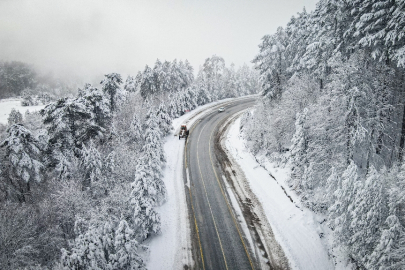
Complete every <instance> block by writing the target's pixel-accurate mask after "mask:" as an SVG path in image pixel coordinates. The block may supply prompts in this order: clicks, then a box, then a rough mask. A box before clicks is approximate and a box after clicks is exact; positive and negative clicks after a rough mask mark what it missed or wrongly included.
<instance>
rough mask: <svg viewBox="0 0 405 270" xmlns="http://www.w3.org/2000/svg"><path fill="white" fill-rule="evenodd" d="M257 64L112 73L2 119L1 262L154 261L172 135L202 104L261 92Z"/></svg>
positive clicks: (27, 265) (114, 264)
mask: <svg viewBox="0 0 405 270" xmlns="http://www.w3.org/2000/svg"><path fill="white" fill-rule="evenodd" d="M258 78H259V74H258V73H257V71H255V70H252V69H251V68H249V67H248V66H246V65H245V66H242V67H240V68H239V69H236V68H235V67H234V66H233V65H231V66H229V67H226V66H225V61H224V59H223V58H221V57H218V56H215V55H214V56H212V57H210V58H207V59H206V61H205V63H204V64H203V66H201V68H200V70H199V72H198V75H197V77H196V78H194V73H193V67H191V65H190V64H189V63H188V62H187V61H184V62H182V61H176V60H174V61H172V62H168V61H165V62H160V61H159V60H157V61H156V64H155V65H154V66H153V67H148V66H146V67H145V69H144V70H143V71H141V72H139V73H138V74H137V75H136V76H135V77H131V76H129V77H128V78H127V79H126V81H125V82H124V80H123V79H122V77H121V75H119V74H117V73H111V74H107V75H105V77H104V79H103V80H102V81H101V83H100V85H97V86H93V85H91V84H86V85H84V86H83V87H82V88H80V89H78V92H77V94H76V95H75V96H74V97H65V98H61V99H58V100H57V101H55V102H53V103H50V104H49V105H47V106H46V107H45V108H44V109H43V110H42V111H40V113H30V114H26V115H25V116H24V117H22V115H21V114H20V113H18V112H13V113H12V114H11V115H10V116H9V124H8V126H7V127H2V128H1V133H0V137H1V145H0V147H1V148H0V156H1V158H0V161H1V164H0V168H1V170H0V269H4V270H6V269H13V270H14V269H144V268H145V258H146V257H147V254H148V247H147V246H146V245H145V244H144V241H145V240H146V239H148V238H149V239H150V238H151V237H153V235H155V234H159V233H160V231H161V224H160V217H159V214H158V213H157V212H156V211H155V207H157V206H159V205H161V204H163V203H164V202H165V200H166V198H167V194H166V188H165V185H164V183H163V181H162V168H163V167H164V166H165V155H164V152H163V148H162V145H163V142H164V138H165V136H167V135H168V134H169V133H170V132H171V130H172V125H171V121H172V119H173V118H176V117H179V116H181V115H182V114H184V113H185V112H187V111H189V110H193V109H195V108H196V107H197V106H200V105H203V104H206V103H209V102H212V101H216V100H220V99H224V98H230V97H238V96H243V95H248V94H255V93H257V92H258V91H259V81H258Z"/></svg>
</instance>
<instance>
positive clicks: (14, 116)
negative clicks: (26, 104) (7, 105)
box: [7, 108, 23, 125]
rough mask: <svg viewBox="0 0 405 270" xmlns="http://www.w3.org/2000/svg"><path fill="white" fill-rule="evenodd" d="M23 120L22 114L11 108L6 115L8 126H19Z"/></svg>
mask: <svg viewBox="0 0 405 270" xmlns="http://www.w3.org/2000/svg"><path fill="white" fill-rule="evenodd" d="M22 120H23V117H22V114H21V113H20V112H19V111H17V110H16V109H14V108H12V109H11V112H10V114H9V115H8V118H7V122H8V124H9V125H13V124H21V123H22Z"/></svg>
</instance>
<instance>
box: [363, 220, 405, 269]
mask: <svg viewBox="0 0 405 270" xmlns="http://www.w3.org/2000/svg"><path fill="white" fill-rule="evenodd" d="M377 243H378V244H377V246H376V248H375V249H374V251H373V253H372V254H371V255H370V256H369V257H368V258H367V259H368V263H367V265H366V267H367V269H372V270H374V269H375V270H377V269H392V270H394V269H404V268H405V257H404V254H405V228H404V227H403V226H402V225H401V223H400V222H399V219H398V217H397V216H395V215H391V216H388V217H387V219H386V220H385V227H384V229H383V231H382V233H381V237H380V239H379V241H378V242H377Z"/></svg>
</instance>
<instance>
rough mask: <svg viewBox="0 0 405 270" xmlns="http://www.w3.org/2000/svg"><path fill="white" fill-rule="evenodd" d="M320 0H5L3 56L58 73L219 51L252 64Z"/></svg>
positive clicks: (1, 10)
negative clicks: (269, 40)
mask: <svg viewBox="0 0 405 270" xmlns="http://www.w3.org/2000/svg"><path fill="white" fill-rule="evenodd" d="M316 2H317V0H282V1H280V0H144V1H141V0H109V1H107V0H86V1H85V0H0V60H6V61H12V60H17V61H23V62H28V63H32V64H35V65H36V66H38V67H40V68H42V70H44V71H51V72H53V73H54V74H56V75H61V74H64V75H65V76H77V75H83V76H85V77H88V79H89V80H90V78H93V77H94V76H99V75H100V74H104V73H110V72H118V73H122V74H132V75H135V74H136V72H137V71H139V70H142V69H143V68H144V67H145V65H146V64H148V65H153V64H154V62H155V61H156V59H157V58H159V59H160V60H162V61H163V60H170V61H171V60H173V59H175V58H177V59H179V60H184V59H188V60H189V61H190V63H191V64H192V65H193V67H194V68H195V69H196V70H198V67H199V66H200V65H202V64H203V62H204V60H205V58H207V57H210V56H212V55H213V54H216V55H219V56H222V57H223V58H224V59H225V61H226V63H227V65H228V64H230V63H231V62H233V63H235V64H236V65H237V66H239V65H242V64H243V63H248V64H249V63H250V61H251V60H252V59H253V57H254V56H255V55H256V54H257V53H258V45H259V43H260V39H261V38H262V37H263V36H264V35H265V34H271V33H274V32H275V31H276V29H277V27H278V26H285V25H286V23H287V22H288V21H289V20H290V18H291V16H293V15H295V14H296V13H297V12H301V11H302V9H303V7H304V6H305V7H306V9H307V11H310V10H313V9H314V8H315V4H316Z"/></svg>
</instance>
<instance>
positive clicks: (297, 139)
mask: <svg viewBox="0 0 405 270" xmlns="http://www.w3.org/2000/svg"><path fill="white" fill-rule="evenodd" d="M307 114H308V109H307V108H304V110H303V112H302V113H297V117H296V119H297V120H296V121H295V134H294V136H293V138H292V140H291V142H292V146H291V148H290V153H291V156H290V161H291V164H292V165H293V169H292V175H291V180H292V181H293V183H292V186H293V188H294V189H297V190H300V189H302V183H301V181H302V180H301V179H302V175H303V172H304V171H305V168H306V166H308V164H307V163H308V162H307V157H306V149H307V144H308V142H307V135H306V131H305V120H306V117H307Z"/></svg>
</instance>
